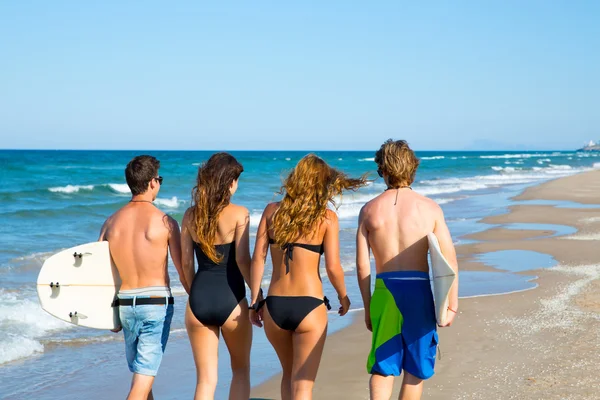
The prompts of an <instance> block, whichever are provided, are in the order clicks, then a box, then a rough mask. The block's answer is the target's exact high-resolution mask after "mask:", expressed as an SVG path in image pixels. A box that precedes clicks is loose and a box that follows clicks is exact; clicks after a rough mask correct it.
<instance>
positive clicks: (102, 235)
mask: <svg viewBox="0 0 600 400" xmlns="http://www.w3.org/2000/svg"><path fill="white" fill-rule="evenodd" d="M108 221H110V218H107V219H106V221H104V224H102V228H101V229H100V236H99V237H98V241H99V242H103V241H105V240H106V234H107V233H108Z"/></svg>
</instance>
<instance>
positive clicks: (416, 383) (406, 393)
mask: <svg viewBox="0 0 600 400" xmlns="http://www.w3.org/2000/svg"><path fill="white" fill-rule="evenodd" d="M422 394H423V379H419V378H417V377H416V376H414V375H412V374H409V373H408V372H406V371H404V379H402V389H401V390H400V396H398V400H419V399H421V395H422Z"/></svg>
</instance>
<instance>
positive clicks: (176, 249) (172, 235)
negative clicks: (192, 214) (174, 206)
mask: <svg viewBox="0 0 600 400" xmlns="http://www.w3.org/2000/svg"><path fill="white" fill-rule="evenodd" d="M165 218H166V220H167V221H166V222H167V228H168V230H169V253H171V259H172V260H173V264H174V265H175V269H176V270H177V273H178V274H179V280H180V281H181V284H182V285H183V287H184V289H185V288H186V284H187V282H184V280H185V276H184V274H183V269H182V267H181V233H180V231H179V224H178V223H177V221H176V220H175V219H174V218H172V217H170V216H168V215H166V214H165ZM186 290H187V289H186Z"/></svg>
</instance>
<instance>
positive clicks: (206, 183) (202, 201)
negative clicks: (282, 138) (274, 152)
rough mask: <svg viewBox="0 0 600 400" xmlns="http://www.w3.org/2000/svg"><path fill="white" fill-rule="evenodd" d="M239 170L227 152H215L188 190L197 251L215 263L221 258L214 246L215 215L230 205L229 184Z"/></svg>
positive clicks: (217, 220)
mask: <svg viewBox="0 0 600 400" xmlns="http://www.w3.org/2000/svg"><path fill="white" fill-rule="evenodd" d="M243 171H244V168H243V167H242V164H240V163H239V162H238V161H237V160H236V159H235V157H233V156H232V155H231V154H229V153H215V154H213V155H212V156H211V157H210V158H209V159H208V161H206V162H205V163H203V164H202V165H201V166H200V167H199V168H198V177H197V178H196V186H194V188H193V189H192V218H193V227H192V228H193V230H194V232H196V236H197V238H198V244H199V245H200V248H201V249H202V251H203V252H204V254H206V255H207V257H208V258H210V259H211V260H212V261H213V262H215V263H218V262H220V261H221V260H222V259H223V255H222V254H219V253H217V251H216V249H215V247H214V243H215V236H216V233H217V227H218V222H219V215H220V214H221V211H223V209H224V208H225V207H227V206H228V205H229V203H230V200H231V192H230V191H229V188H230V187H231V184H232V183H233V182H234V181H235V180H237V179H238V178H239V177H240V175H241V174H242V172H243Z"/></svg>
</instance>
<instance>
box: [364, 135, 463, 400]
mask: <svg viewBox="0 0 600 400" xmlns="http://www.w3.org/2000/svg"><path fill="white" fill-rule="evenodd" d="M375 162H376V163H377V167H378V169H377V172H378V174H379V176H380V177H382V178H383V180H384V182H385V184H386V186H387V189H386V190H385V191H384V192H383V193H382V194H380V195H379V196H377V197H376V198H374V199H373V200H371V201H369V202H368V203H367V204H365V205H364V206H363V208H362V210H361V212H360V215H359V220H358V231H357V236H356V265H357V274H358V280H359V286H360V291H361V295H362V298H363V302H364V305H365V324H366V326H367V328H368V329H369V330H371V331H372V332H373V335H372V348H371V352H370V354H369V358H368V361H367V370H368V372H369V374H371V379H370V384H369V389H370V393H371V399H375V400H379V399H389V398H390V397H391V395H392V388H393V384H394V377H395V376H399V375H401V374H402V373H403V372H404V377H403V380H402V389H401V391H400V396H399V399H402V400H408V399H420V398H421V394H422V392H423V382H424V380H426V379H429V378H430V377H431V376H433V374H434V366H435V356H436V350H437V343H438V335H437V324H436V318H435V309H434V303H433V295H432V292H431V284H430V281H429V264H428V260H427V252H428V249H429V245H428V241H427V234H428V233H430V232H433V233H434V234H435V235H436V236H437V238H438V240H439V243H440V247H441V250H442V252H443V254H444V255H445V257H446V258H447V259H448V261H449V263H450V264H451V265H452V267H453V268H454V269H455V270H456V271H457V270H458V265H457V262H456V252H455V249H454V245H453V244H452V238H451V236H450V232H449V230H448V227H447V225H446V222H445V220H444V214H443V212H442V209H441V208H440V206H439V205H438V204H437V203H436V202H435V201H433V200H431V199H429V198H427V197H424V196H421V195H420V194H418V193H416V192H414V191H413V190H412V188H411V185H412V183H413V181H414V179H415V175H416V172H417V168H418V166H419V160H418V159H417V157H416V156H415V154H414V152H413V151H412V150H411V149H410V147H409V146H408V144H407V143H406V141H404V140H397V141H393V140H391V139H390V140H388V141H386V142H385V143H384V144H383V145H382V146H381V148H380V149H379V150H378V151H377V153H376V155H375ZM371 251H372V252H373V256H374V258H375V266H376V271H377V276H376V281H375V290H374V292H373V294H371V265H370V252H371ZM448 309H449V312H448V314H449V318H448V320H447V321H446V322H445V323H444V325H443V326H450V325H451V324H452V322H453V320H454V317H455V315H456V312H457V309H458V280H457V281H456V282H455V284H454V285H453V287H452V288H451V290H450V302H449V308H448Z"/></svg>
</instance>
